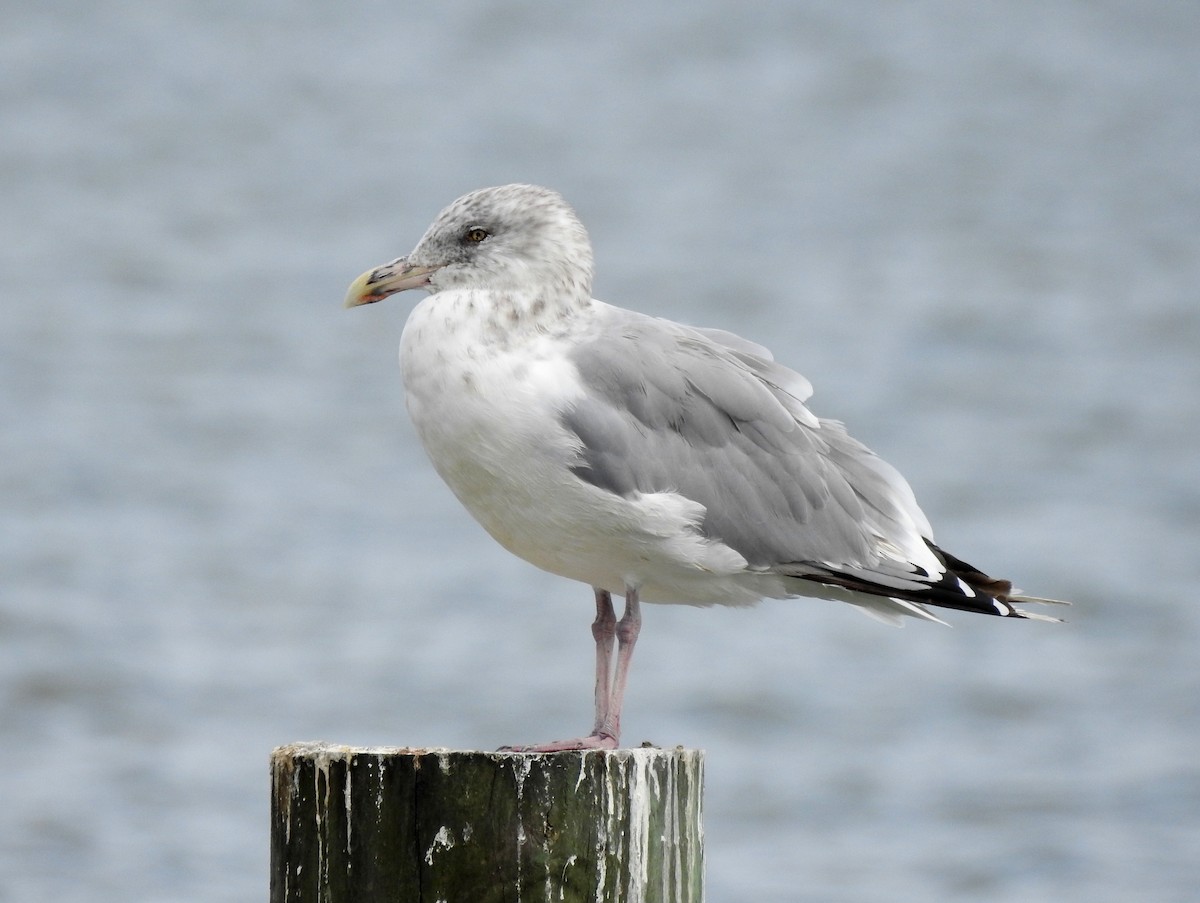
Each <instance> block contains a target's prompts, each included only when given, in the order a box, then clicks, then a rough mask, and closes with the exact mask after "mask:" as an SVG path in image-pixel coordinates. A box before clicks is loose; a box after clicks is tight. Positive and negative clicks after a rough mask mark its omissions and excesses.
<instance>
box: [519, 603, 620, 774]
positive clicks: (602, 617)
mask: <svg viewBox="0 0 1200 903" xmlns="http://www.w3.org/2000/svg"><path fill="white" fill-rule="evenodd" d="M641 627H642V609H641V603H640V601H639V599H638V593H637V590H636V589H627V590H626V591H625V612H624V614H622V615H621V620H620V621H618V620H617V616H616V612H614V611H613V605H612V596H611V595H610V594H609V593H608V591H607V590H602V589H597V590H596V620H595V621H594V622H592V636H593V638H595V640H596V723H595V726H593V728H592V732H591V734H589V735H588V736H586V737H579V738H576V739H574V740H555V741H554V742H553V743H539V744H537V745H534V746H503V747H501V749H502V750H505V751H508V752H563V751H566V750H576V749H616V748H617V744H618V743H619V742H620V739H621V704H622V702H623V701H624V699H625V685H626V683H627V682H628V679H629V662H630V660H631V659H632V658H633V647H634V644H635V643H637V637H638V632H639V631H640V630H641ZM614 639H615V640H616V645H617V668H616V677H615V679H613V678H612V672H611V663H612V651H613V641H614Z"/></svg>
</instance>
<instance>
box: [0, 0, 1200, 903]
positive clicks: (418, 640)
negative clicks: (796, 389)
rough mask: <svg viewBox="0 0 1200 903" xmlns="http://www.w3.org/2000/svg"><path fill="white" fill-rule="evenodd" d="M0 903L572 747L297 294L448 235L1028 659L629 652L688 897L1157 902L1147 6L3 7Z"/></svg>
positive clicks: (1171, 394) (1172, 638) (1161, 737)
mask: <svg viewBox="0 0 1200 903" xmlns="http://www.w3.org/2000/svg"><path fill="white" fill-rule="evenodd" d="M3 20H4V22H5V26H4V28H3V30H0V66H2V67H3V73H4V78H2V79H0V112H2V120H3V128H2V129H0V185H2V187H3V197H4V204H3V212H2V213H0V292H2V297H3V301H4V311H5V314H4V328H3V329H2V330H0V406H2V410H3V413H4V416H3V419H2V421H0V455H2V458H0V460H2V462H3V463H2V465H0V479H2V481H3V482H2V486H3V505H2V507H0V573H2V574H3V583H2V585H0V739H2V740H3V742H4V748H5V749H7V750H8V765H7V766H6V767H5V768H4V769H3V770H2V771H0V800H3V805H2V806H0V900H22V901H24V900H39V899H45V900H50V899H53V900H59V901H74V900H80V901H82V900H88V901H98V900H122V901H124V900H172V901H175V900H178V901H188V900H196V901H199V900H204V901H206V903H212V901H224V900H229V901H233V900H239V901H240V900H247V899H256V898H257V899H262V898H263V897H264V896H265V894H266V891H267V833H266V832H267V822H266V811H267V805H268V798H267V770H266V766H267V756H268V753H269V751H270V749H271V748H272V747H273V746H275V745H277V744H281V743H285V742H289V741H294V740H300V739H315V738H324V739H329V740H334V741H339V742H346V743H395V744H411V745H447V746H464V747H484V748H488V747H493V746H497V745H500V744H501V743H509V742H519V741H531V740H540V739H548V738H549V737H552V736H560V735H562V734H564V733H568V732H574V731H577V730H579V729H580V728H582V727H586V724H587V721H588V719H589V717H590V687H589V683H590V674H591V662H590V656H591V648H590V647H591V641H590V635H589V633H588V623H589V619H590V606H591V603H590V594H589V592H588V590H587V589H586V588H585V587H582V586H578V585H573V584H570V583H567V582H564V581H560V580H558V579H557V578H552V577H549V576H546V575H543V574H540V573H538V572H536V571H534V570H533V569H532V568H530V567H528V566H526V565H524V564H523V563H521V562H519V561H516V560H513V559H511V558H510V557H508V556H507V555H506V553H504V552H503V551H502V550H500V549H499V548H497V547H496V546H495V545H494V544H493V543H492V542H491V541H490V540H489V539H488V538H487V537H486V536H485V535H484V534H483V533H482V531H481V530H480V529H479V528H477V527H476V526H475V525H474V524H473V523H472V522H471V521H470V520H469V519H468V517H467V516H466V515H465V514H464V513H463V512H462V511H461V510H459V508H458V507H457V505H456V503H455V501H454V500H453V498H452V497H451V495H450V493H449V492H448V491H447V490H446V489H444V488H443V487H442V486H441V485H440V484H439V483H438V481H437V479H436V477H435V475H434V474H433V472H432V470H431V468H430V467H429V465H428V463H427V462H426V461H425V459H424V457H423V454H422V452H421V450H420V448H419V447H418V446H417V444H416V441H415V437H414V435H413V432H412V430H411V428H410V427H409V426H408V423H407V420H406V418H405V417H404V415H403V411H402V399H401V390H400V385H399V375H398V372H397V369H396V365H395V346H396V343H397V340H398V337H399V332H400V329H401V327H402V324H403V319H404V315H405V309H406V304H405V298H400V299H397V300H395V301H393V302H392V303H390V304H386V305H379V306H378V307H373V308H369V309H364V310H358V311H353V312H345V311H342V310H341V309H340V307H339V305H340V299H341V297H342V294H343V291H344V288H345V285H346V283H347V282H348V281H349V280H350V279H351V278H352V277H353V276H354V275H356V274H357V273H359V272H360V271H361V270H363V269H365V268H366V267H368V266H370V265H373V264H375V263H379V262H381V261H383V260H386V259H390V258H391V257H394V256H396V255H397V254H400V253H403V252H405V251H407V250H409V249H410V248H411V246H412V245H413V243H414V242H415V240H416V239H417V238H418V237H419V235H420V234H421V232H422V231H423V230H424V228H425V226H426V225H427V224H428V222H429V220H430V219H431V217H432V216H433V214H434V213H436V211H437V210H438V209H439V208H440V207H441V206H442V205H443V204H444V203H446V202H447V201H449V200H451V199H452V198H453V197H455V196H457V195H458V194H460V193H461V192H463V191H465V190H468V189H471V188H475V187H479V186H482V185H487V184H495V183H498V182H503V181H512V180H518V179H520V180H529V181H536V182H541V183H544V184H549V185H552V186H554V187H556V188H558V189H560V190H562V191H563V192H564V193H565V194H567V196H568V197H569V198H570V199H571V200H572V201H573V202H574V203H575V205H576V206H577V207H578V209H579V210H580V212H581V214H582V216H583V217H584V220H585V222H586V223H587V224H588V225H589V227H590V229H591V231H592V234H593V239H594V242H595V245H596V250H597V259H598V270H599V276H598V284H597V293H598V294H599V296H600V297H603V298H605V299H606V300H610V301H613V302H616V303H620V304H624V305H626V306H631V307H638V308H640V309H643V310H647V311H650V312H653V313H658V314H663V315H667V316H671V317H675V318H677V319H683V320H687V321H691V322H696V323H702V324H705V325H719V326H724V327H726V328H732V329H736V330H737V331H739V332H742V333H744V334H745V335H747V336H748V337H750V338H754V339H757V340H759V341H764V342H767V343H769V344H770V345H771V346H772V347H773V348H774V349H775V350H776V352H777V354H778V356H779V357H780V358H781V359H783V360H785V361H787V362H788V363H791V364H793V365H795V366H796V367H797V368H798V369H800V370H801V371H802V372H804V373H805V374H806V375H807V376H809V377H810V378H811V379H812V380H813V382H814V383H815V384H816V387H817V394H816V396H815V400H814V408H815V409H816V410H817V412H818V413H820V414H822V415H825V416H835V417H839V418H841V419H844V420H845V421H847V422H848V423H849V425H850V427H851V430H852V432H853V433H855V434H856V435H858V436H859V437H860V438H862V439H864V440H865V441H867V442H868V443H869V444H870V445H872V446H873V447H875V448H876V449H877V450H878V451H880V452H881V453H882V454H883V455H884V456H885V457H886V458H888V459H889V460H890V461H892V462H893V463H894V464H896V465H897V466H898V467H899V468H900V469H901V470H902V471H903V472H905V473H906V474H907V475H908V476H909V478H910V480H911V481H912V483H913V484H914V486H915V487H916V489H917V493H918V497H919V498H920V499H921V501H922V504H923V506H924V507H925V509H926V511H927V512H928V513H929V514H930V517H931V519H932V520H933V522H934V525H935V528H936V529H937V530H938V537H939V540H940V541H941V543H942V544H943V545H945V546H947V547H948V548H950V549H951V550H953V551H954V552H955V553H956V554H959V555H961V556H963V557H965V558H967V559H968V560H970V561H973V562H975V563H977V564H980V565H981V566H983V567H985V568H987V569H990V570H993V571H995V572H998V573H1000V574H1002V575H1004V576H1011V577H1013V578H1014V579H1016V580H1018V581H1019V582H1020V584H1021V585H1022V586H1024V587H1025V588H1027V589H1029V590H1031V591H1037V592H1041V593H1044V594H1048V595H1055V596H1062V597H1068V598H1072V599H1074V600H1076V602H1077V605H1076V607H1075V608H1074V609H1073V610H1072V611H1071V613H1070V623H1068V624H1066V625H1064V626H1061V627H1053V626H1049V625H1041V624H1030V623H1008V622H1000V621H993V620H987V619H982V618H970V617H958V618H954V622H955V625H956V627H955V629H954V630H946V629H941V628H937V627H935V626H933V625H923V624H916V623H914V624H912V625H910V626H909V627H908V628H907V629H905V630H904V631H894V630H889V629H887V628H885V627H882V626H880V625H878V624H876V623H874V622H872V621H870V620H868V619H866V618H863V617H861V616H860V615H858V614H857V613H855V612H853V611H851V610H848V609H846V608H845V607H839V606H836V605H833V604H823V603H820V602H816V601H797V602H794V603H778V602H777V603H770V604H766V605H763V606H760V607H759V608H757V609H755V610H753V611H724V610H706V611H701V610H694V609H688V608H652V609H651V610H650V611H648V612H647V614H646V624H645V629H644V631H643V635H642V641H641V643H640V644H639V652H638V660H637V661H636V663H635V666H634V674H633V682H632V686H631V690H630V697H629V700H628V705H627V722H626V730H627V739H628V740H629V741H630V742H634V743H636V742H638V741H640V740H641V739H643V738H645V739H651V740H654V741H656V742H658V743H662V744H677V743H681V744H686V745H689V746H697V747H703V748H705V749H707V751H708V760H707V761H708V779H709V782H708V791H707V824H706V831H707V837H708V878H709V882H708V883H709V899H710V900H714V901H742V900H755V901H792V900H800V899H812V900H823V901H874V900H888V901H907V900H912V901H928V900H950V899H954V900H981V901H1013V903H1016V901H1021V903H1028V901H1038V900H1055V901H1057V900H1063V899H1068V900H1088V901H1092V903H1102V901H1113V903H1117V901H1120V903H1125V901H1129V900H1138V901H1176V900H1178V901H1183V900H1189V899H1193V898H1194V894H1195V890H1194V889H1195V887H1196V886H1198V885H1200V857H1198V856H1197V850H1200V766H1198V765H1197V755H1196V750H1197V749H1198V748H1200V704H1198V699H1200V668H1198V667H1197V653H1196V650H1197V645H1198V640H1200V615H1198V614H1197V612H1198V608H1197V604H1196V600H1195V596H1194V587H1195V586H1196V584H1197V578H1198V577H1200V564H1198V558H1200V555H1198V549H1200V464H1198V463H1197V454H1196V449H1197V445H1198V442H1200V401H1198V400H1197V395H1198V393H1197V389H1198V388H1200V300H1198V295H1197V286H1200V177H1198V176H1197V167H1196V160H1197V159H1200V146H1198V145H1200V113H1198V111H1200V84H1198V83H1197V81H1196V79H1195V78H1194V75H1193V73H1194V72H1195V71H1196V65H1197V63H1198V62H1200V9H1197V8H1196V7H1195V6H1194V5H1192V4H1185V3H1180V4H1170V3H1162V4H1144V3H1132V2H1124V3H1122V2H1112V3H1093V4H1081V3H1066V2H1062V3H1050V4H1042V3H1032V2H1014V3H1008V4H986V5H985V4H972V5H967V4H955V3H948V2H941V3H939V2H916V3H909V4H893V3H867V4H835V3H816V2H813V3H781V4H772V5H764V8H755V7H747V6H745V5H744V4H742V5H737V6H734V5H731V4H720V3H715V2H708V3H701V4H699V5H697V4H693V5H691V6H689V7H687V8H686V11H685V10H684V9H683V8H681V7H678V6H668V5H666V4H661V5H660V4H649V5H647V4H634V3H625V2H616V3H610V4H606V5H604V6H603V7H600V6H596V7H594V8H583V7H575V6H572V7H567V6H566V5H563V4H551V3H544V2H528V3H515V4H496V5H489V4H482V3H465V2H446V3H439V4H429V5H426V6H423V7H418V6H416V5H410V4H404V5H401V4H384V3H348V4H332V3H328V4H325V3H318V2H315V0H307V2H299V3H288V4H285V3H282V2H269V0H250V2H243V3H236V4H234V3H199V2H179V3H173V4H150V3H136V2H133V3H130V2H123V3H118V2H103V0H100V2H90V3H86V4H85V3H70V2H65V0H64V2H53V0H52V2H48V3H40V4H36V5H35V4H22V3H13V2H10V3H6V4H4V9H3Z"/></svg>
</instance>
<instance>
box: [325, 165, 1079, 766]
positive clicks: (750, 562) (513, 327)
mask: <svg viewBox="0 0 1200 903" xmlns="http://www.w3.org/2000/svg"><path fill="white" fill-rule="evenodd" d="M592 273H593V264H592V247H591V242H590V240H589V238H588V234H587V231H586V230H585V229H584V227H583V224H582V223H581V222H580V220H579V218H578V216H577V215H576V214H575V212H574V210H573V209H572V208H571V207H570V206H569V205H568V204H567V202H566V201H565V200H564V199H563V197H562V196H561V195H559V194H558V193H557V192H555V191H552V190H550V189H547V188H542V187H538V186H535V185H503V186H499V187H495V188H484V189H480V190H478V191H473V192H470V193H469V194H466V195H463V196H462V197H460V198H459V199H458V200H456V201H454V202H453V203H452V204H450V205H449V206H448V207H446V208H445V209H444V210H443V211H442V212H441V213H440V214H439V215H438V216H437V218H436V219H435V220H434V221H433V224H432V225H431V226H430V227H429V229H428V230H427V231H426V232H425V235H424V236H423V237H422V238H421V240H420V241H419V242H418V243H417V245H416V247H415V248H414V249H413V251H412V253H411V254H409V255H408V256H407V257H400V258H398V259H396V260H393V261H391V262H390V263H386V264H383V265H382V266H379V267H376V268H375V269H372V270H369V271H367V272H366V273H363V274H362V275H361V276H359V277H358V278H357V279H355V280H354V282H353V283H352V284H351V285H350V288H349V291H348V293H347V296H346V300H345V306H346V307H356V306H359V305H363V304H371V303H373V302H376V301H380V300H382V299H383V298H386V297H387V296H389V295H393V294H396V293H397V292H403V291H407V290H408V289H422V290H424V291H425V292H427V293H428V296H427V297H426V298H425V299H423V300H422V301H421V302H420V303H419V304H417V305H416V306H415V307H414V308H413V310H412V312H411V313H410V314H409V317H408V321H407V323H406V325H405V327H404V331H403V335H402V337H401V340H400V361H401V371H402V374H403V379H404V387H405V393H406V400H407V406H408V411H409V414H410V415H411V417H412V421H413V423H414V425H415V427H416V430H417V434H418V435H419V436H420V439H421V442H422V443H423V444H424V446H425V450H426V452H427V453H428V455H429V458H430V460H431V461H432V463H433V466H434V468H435V469H436V470H437V472H438V474H439V475H440V476H441V477H442V479H443V480H445V482H446V484H447V485H448V486H449V487H450V489H451V490H452V491H453V492H454V494H455V495H456V496H457V497H458V499H459V501H460V502H462V504H463V505H464V506H465V507H466V509H467V510H468V511H469V512H470V513H471V514H472V516H474V518H475V519H476V520H477V521H479V523H480V524H481V525H482V526H483V527H484V529H486V530H487V532H488V533H490V534H491V535H492V536H493V537H494V538H495V539H496V541H497V542H499V543H500V544H501V545H502V546H504V548H506V549H508V550H509V551H510V552H512V553H513V554H515V555H518V556H519V557H521V558H523V559H525V560H526V561H528V562H530V563H532V564H534V565H536V566H537V567H539V568H542V569H544V570H546V571H549V572H550V573H552V574H558V575H561V576H563V577H567V578H570V579H572V580H578V581H581V582H583V583H585V584H587V585H589V586H591V587H592V589H593V592H594V596H595V604H596V617H595V621H594V622H593V624H592V636H593V638H594V639H595V643H596V693H595V721H594V723H593V726H592V730H591V733H590V734H588V735H587V736H585V737H579V738H576V739H571V740H558V741H554V742H552V743H544V744H538V745H530V746H520V747H506V749H510V750H516V751H528V752H555V751H562V750H580V749H614V748H616V747H618V745H619V743H620V736H621V706H622V701H623V699H624V696H625V688H626V683H627V679H628V674H629V664H630V661H631V659H632V656H633V649H634V645H635V643H636V642H637V637H638V632H639V630H640V628H641V623H642V611H641V603H642V602H659V603H684V604H691V605H699V606H706V605H749V604H753V603H755V602H757V601H759V600H760V599H763V598H794V597H800V596H810V597H818V598H826V599H834V600H840V601H843V602H848V603H851V604H852V605H855V606H858V607H859V608H861V609H863V610H865V611H866V612H867V613H869V614H873V615H875V616H876V617H878V618H881V619H883V620H884V621H887V622H890V623H896V624H898V623H900V621H901V618H902V617H905V616H907V617H914V618H921V619H924V620H929V621H937V622H939V623H943V624H944V623H945V622H944V621H942V620H941V619H940V618H938V617H937V616H936V615H934V614H933V613H932V612H931V611H930V610H929V608H928V607H927V606H935V607H941V608H949V609H959V610H962V611H968V612H976V613H979V614H987V615H995V616H999V617H1004V618H1025V619H1037V620H1046V621H1056V620H1058V619H1057V618H1052V617H1048V616H1046V615H1042V614H1036V613H1034V612H1031V611H1028V610H1026V609H1024V608H1021V607H1019V605H1021V604H1025V603H1054V602H1056V601H1057V600H1052V599H1042V598H1038V597H1034V596H1022V595H1019V594H1018V593H1017V592H1016V591H1014V590H1013V588H1012V584H1011V583H1010V582H1009V581H1007V580H1001V579H996V578H993V577H989V576H987V575H986V574H985V573H983V572H982V571H980V570H978V569H976V568H974V567H972V566H971V565H969V564H967V563H966V562H964V561H962V560H961V559H959V558H955V557H954V556H953V555H951V554H950V553H948V552H946V551H945V550H944V549H942V548H940V547H939V546H937V545H936V544H935V543H934V540H933V531H932V529H931V528H930V526H929V521H928V519H927V518H926V517H925V515H924V514H923V513H922V511H921V509H920V507H918V505H917V501H916V498H915V497H914V495H913V491H912V489H911V488H910V487H909V485H908V483H907V482H906V481H905V479H904V478H903V477H902V476H901V475H900V473H899V472H898V471H896V470H895V469H894V468H893V467H891V466H890V465H889V464H887V463H885V462H884V461H883V460H881V459H880V458H879V457H877V456H876V455H875V454H874V453H873V452H872V451H870V450H869V449H868V448H867V447H866V446H864V445H863V444H861V443H860V442H858V441H856V440H855V439H853V438H851V437H850V436H849V435H848V434H847V432H846V429H845V427H844V426H843V425H842V424H841V423H839V422H837V421H834V420H826V419H823V418H819V417H817V416H815V415H814V414H813V413H811V412H810V411H809V409H808V407H807V406H806V404H805V402H807V401H808V399H809V397H810V396H811V395H812V385H811V384H810V383H809V381H808V380H807V379H805V378H804V377H803V376H801V375H800V374H799V373H797V372H795V371H794V370H791V369H789V368H787V367H785V366H783V365H781V364H779V363H776V362H775V360H774V358H773V357H772V355H771V353H770V352H769V351H768V350H767V349H766V348H764V347H762V346H761V345H758V344H756V343H754V342H751V341H748V340H746V339H744V338H741V337H740V336H737V335H734V334H733V333H730V332H726V331H723V330H718V329H701V328H695V327H691V326H685V325H682V324H680V323H675V322H672V321H670V320H666V319H661V318H657V317H651V316H648V315H646V314H642V313H637V312H635V311H632V310H625V309H623V308H620V307H615V306H612V305H610V304H606V303H604V302H602V301H598V300H596V299H594V298H593V297H592ZM614 593H615V594H618V595H623V596H624V600H625V605H624V611H623V614H622V617H621V618H620V620H618V619H617V617H616V612H615V611H614V608H613V601H612V596H613V594H614ZM614 646H615V658H614Z"/></svg>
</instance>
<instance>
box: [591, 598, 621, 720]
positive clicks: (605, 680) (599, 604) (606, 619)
mask: <svg viewBox="0 0 1200 903" xmlns="http://www.w3.org/2000/svg"><path fill="white" fill-rule="evenodd" d="M592 636H593V637H594V638H595V640H596V720H595V722H593V724H592V734H593V735H596V736H598V735H599V734H600V731H601V730H602V729H603V728H604V722H605V721H607V720H608V705H609V695H610V693H611V687H612V676H611V665H612V653H613V640H614V639H616V636H617V614H616V612H614V611H613V604H612V596H611V595H609V592H608V590H606V589H598V590H596V620H595V621H593V622H592Z"/></svg>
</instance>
